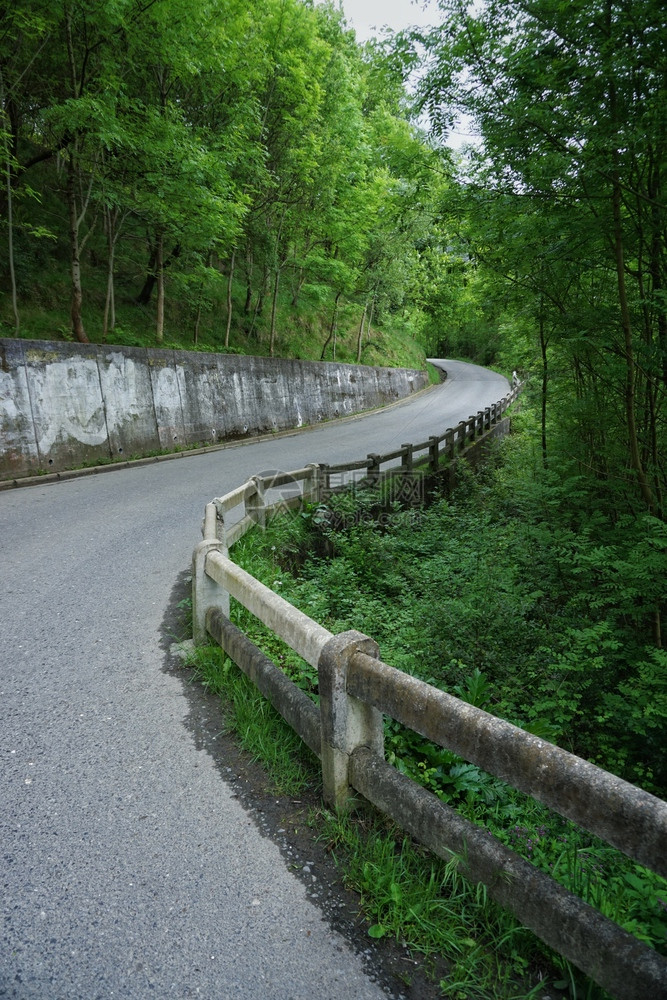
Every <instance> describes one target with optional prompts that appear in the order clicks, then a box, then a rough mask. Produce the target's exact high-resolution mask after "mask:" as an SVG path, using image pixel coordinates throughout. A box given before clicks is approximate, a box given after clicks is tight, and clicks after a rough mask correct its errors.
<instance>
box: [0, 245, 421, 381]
mask: <svg viewBox="0 0 667 1000" xmlns="http://www.w3.org/2000/svg"><path fill="white" fill-rule="evenodd" d="M82 272H83V287H84V304H83V319H84V326H85V329H86V333H87V335H88V337H89V339H90V341H91V342H92V343H102V342H103V315H104V302H105V295H106V275H105V273H104V268H103V267H102V266H101V265H95V264H93V263H91V261H90V260H87V259H85V260H84V261H83V262H82ZM143 277H144V276H143V274H142V272H141V271H140V270H137V269H136V267H135V268H132V267H131V266H130V264H129V262H125V268H124V269H123V266H122V264H120V265H119V273H118V275H117V279H116V325H115V328H114V329H113V330H111V331H109V333H108V335H107V338H106V343H108V344H110V345H114V346H124V347H157V346H159V347H162V348H164V349H173V350H186V351H188V350H195V351H206V352H223V353H230V354H248V355H260V356H262V355H268V353H269V342H270V328H269V326H270V324H269V315H268V314H269V312H270V309H268V308H267V309H265V310H264V313H263V314H262V315H260V316H257V317H254V316H252V315H250V314H246V313H245V312H244V309H243V303H244V297H245V287H244V286H243V285H242V284H241V283H240V282H235V284H234V290H233V306H232V326H231V333H230V343H229V347H225V346H224V340H225V330H226V300H225V295H224V294H223V293H222V291H218V292H217V293H213V294H212V295H211V296H210V297H209V298H208V299H207V301H206V302H205V303H203V307H202V310H201V313H199V320H197V316H198V306H197V304H196V303H190V302H189V301H188V297H187V295H182V294H181V293H180V290H179V284H178V282H177V281H173V280H171V281H170V280H169V278H168V280H167V295H166V303H165V332H164V340H163V342H162V343H161V344H159V345H158V344H156V341H155V301H154V298H153V301H152V302H150V303H149V304H148V305H147V306H144V305H139V304H137V302H136V296H137V293H138V291H139V289H140V288H141V284H142V282H143ZM20 291H21V294H20V301H19V313H20V319H21V327H20V332H19V336H20V337H21V338H24V339H34V340H56V341H58V340H64V341H72V340H73V335H72V332H71V327H70V322H69V298H70V286H69V277H68V273H67V268H66V267H65V266H64V265H63V262H62V261H60V260H59V259H58V258H57V257H53V258H51V259H49V261H48V265H47V266H45V267H44V268H43V269H41V270H40V272H39V278H38V279H33V278H32V276H31V273H30V272H29V271H28V272H26V274H25V275H24V278H23V281H22V282H21V286H20ZM9 299H10V297H9V295H4V296H2V297H1V298H0V336H4V337H12V336H14V317H13V314H12V310H11V305H10V301H9ZM362 309H363V306H362V305H359V304H357V303H355V302H353V301H348V302H344V303H343V304H342V306H341V308H340V310H339V319H338V333H337V338H336V354H335V359H334V357H333V351H332V346H331V345H329V348H328V349H327V352H326V356H325V360H328V361H331V360H336V361H339V362H346V363H354V362H356V360H357V333H358V327H359V320H360V317H361V312H362ZM330 322H331V308H330V303H329V302H328V301H324V302H323V301H321V300H320V298H319V297H318V296H317V295H314V294H309V287H308V286H307V285H306V286H305V287H304V289H303V292H302V294H301V295H300V297H299V299H298V301H297V304H296V305H294V304H293V300H292V293H291V291H290V290H289V288H288V289H286V291H285V293H284V294H283V295H282V296H281V297H280V299H279V303H278V313H277V337H276V344H275V354H276V356H277V357H285V358H297V359H303V360H319V359H320V355H321V353H322V347H323V344H324V342H325V340H326V338H327V333H328V329H329V324H330ZM195 328H196V337H195ZM361 363H362V364H365V365H373V366H382V367H406V368H416V369H421V370H423V369H424V368H425V367H426V359H425V354H424V349H423V347H422V346H421V344H420V342H419V329H418V323H417V322H415V321H414V320H413V319H411V318H409V317H406V316H404V315H403V314H402V313H398V312H395V313H387V314H386V315H385V316H383V317H382V322H380V323H376V324H375V325H374V326H373V329H372V330H371V331H370V333H369V334H365V335H364V340H363V344H362V357H361ZM431 378H432V380H433V381H436V380H437V376H436V375H435V374H433V373H431Z"/></svg>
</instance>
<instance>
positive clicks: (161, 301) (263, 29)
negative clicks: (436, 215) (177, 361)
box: [0, 0, 447, 363]
mask: <svg viewBox="0 0 667 1000" xmlns="http://www.w3.org/2000/svg"><path fill="white" fill-rule="evenodd" d="M0 6H1V8H2V19H1V22H0V157H1V160H2V168H3V176H4V180H5V183H4V184H3V188H2V193H1V194H0V223H1V229H2V241H3V244H4V246H5V247H6V248H7V250H8V252H7V254H5V253H3V254H2V255H1V257H2V260H3V264H2V268H1V273H0V280H1V281H2V284H3V290H5V291H6V292H7V296H6V299H5V304H4V309H3V315H2V320H3V325H5V331H4V332H5V333H7V332H9V331H10V330H13V331H14V332H16V333H17V334H18V333H19V332H20V333H21V335H23V336H35V335H47V336H48V333H47V332H46V331H42V327H41V325H40V323H39V318H38V316H37V314H36V311H35V309H34V305H35V303H37V305H38V306H39V307H40V308H41V310H42V311H44V310H46V311H48V310H53V307H54V305H55V302H53V301H50V298H51V299H55V298H61V299H62V297H63V292H65V294H67V283H66V280H65V281H64V280H63V279H64V278H65V277H66V275H67V274H68V275H69V279H68V284H69V299H70V303H71V308H70V320H69V323H68V322H67V319H66V311H65V310H64V309H63V308H62V305H63V304H61V305H60V313H61V315H60V321H59V323H58V324H57V327H56V329H58V328H60V332H61V333H62V334H64V335H68V327H69V328H70V330H71V335H73V336H74V337H75V338H76V339H77V340H79V341H84V342H85V341H86V340H87V339H89V337H92V338H93V339H97V340H99V339H104V340H106V339H109V340H111V339H113V340H114V342H118V341H119V340H120V342H129V340H128V338H127V331H126V330H124V329H123V326H128V327H133V328H136V329H137V330H139V331H141V330H143V329H144V328H145V327H146V325H147V323H150V324H151V325H152V327H153V333H154V342H157V343H161V342H164V341H165V323H166V329H167V340H169V339H173V335H174V330H173V328H174V326H176V325H179V326H187V328H188V330H193V334H192V336H193V339H194V340H195V342H196V341H197V339H198V335H199V331H200V329H201V328H202V327H203V326H204V325H207V326H208V327H209V328H212V329H213V331H214V333H213V335H212V337H209V342H210V341H211V340H212V342H213V344H214V345H215V346H216V347H217V348H218V349H224V348H229V347H233V348H234V349H236V350H242V351H243V350H246V351H247V350H254V351H255V352H258V351H259V350H260V348H258V344H257V337H258V332H259V333H261V335H262V336H263V337H264V338H265V340H266V343H265V344H263V345H262V347H261V350H266V352H267V353H271V354H273V353H274V351H276V346H277V345H276V342H277V340H278V339H279V338H280V337H281V335H282V334H283V332H284V331H283V327H284V326H285V325H287V324H288V323H289V322H290V320H291V321H292V322H293V321H294V316H295V315H298V306H299V303H300V302H301V301H306V302H307V303H308V304H309V305H310V307H311V309H310V312H309V313H308V315H309V316H310V315H312V313H313V311H314V310H315V311H317V313H318V322H319V325H320V330H321V333H322V336H321V339H320V348H321V353H322V355H323V356H325V355H326V356H327V357H332V356H333V357H336V340H337V330H338V324H339V319H340V316H341V313H342V311H343V309H344V307H345V305H346V303H347V304H353V305H354V312H353V313H352V312H351V311H350V310H349V309H348V313H347V314H346V322H347V324H348V325H349V324H350V321H351V319H352V316H354V320H353V324H354V329H355V330H357V331H358V333H357V336H356V345H355V347H356V350H355V353H356V356H357V359H359V360H361V359H362V354H363V351H364V348H367V350H368V353H367V356H365V357H364V358H363V360H369V361H370V362H371V363H372V362H375V363H378V362H379V363H382V362H383V361H386V360H387V359H386V358H383V357H382V356H381V354H380V355H379V356H378V354H377V352H376V353H375V354H374V353H373V351H372V345H371V344H369V343H368V340H369V332H370V330H371V324H372V322H373V320H374V319H375V320H378V319H379V320H382V318H383V317H385V318H386V316H387V313H388V312H391V311H392V310H393V311H396V310H398V309H399V308H400V307H401V306H402V305H403V303H404V301H405V300H406V296H407V295H408V294H409V292H410V290H411V288H412V286H413V285H414V283H415V272H416V269H417V265H418V257H417V254H416V251H415V241H416V239H417V238H418V237H419V236H421V235H422V234H423V233H425V232H426V230H427V229H428V225H429V222H430V219H431V217H432V214H433V209H432V205H431V204H430V201H429V199H431V191H432V189H433V187H434V181H433V178H436V179H437V178H439V177H440V175H441V173H442V170H443V166H444V164H445V162H446V160H447V157H446V156H444V155H443V154H442V153H441V152H436V151H435V150H434V149H432V148H431V147H430V145H429V144H428V143H427V142H426V141H425V139H424V137H423V136H422V135H420V134H419V132H418V131H417V130H416V129H415V128H414V126H412V125H411V124H410V122H409V115H408V103H407V100H406V96H405V92H404V90H403V86H402V79H401V76H400V73H399V72H398V70H397V69H392V68H391V67H390V65H389V64H388V63H387V62H385V61H383V59H382V52H381V47H377V46H375V47H373V46H369V47H367V48H366V49H365V50H363V49H362V48H361V47H360V46H358V45H357V44H356V42H355V39H354V35H353V34H352V33H351V32H350V31H349V30H348V29H347V28H346V25H345V22H344V20H343V17H342V14H341V12H340V11H339V10H338V9H337V8H336V7H335V5H334V4H332V3H324V4H317V5H314V4H313V3H309V2H302V0H261V2H260V0H253V2H250V3H246V2H244V3H240V2H237V0H205V2H198V3H197V4H196V5H195V8H196V10H195V9H194V8H193V4H192V3H191V0H105V2H104V3H99V2H97V0H95V2H90V0H48V2H46V0H19V2H17V3H12V4H9V3H3V4H2V5H0ZM426 178H428V183H427V184H424V183H423V182H424V180H425V179H426ZM438 183H439V181H438ZM436 186H437V185H436ZM422 187H423V195H422V194H419V193H418V192H419V190H420V188H422ZM45 275H48V277H47V278H46V280H45ZM56 278H58V279H59V283H57V282H56ZM129 301H130V302H133V303H134V306H135V309H134V315H132V313H131V311H128V310H127V309H125V308H124V306H125V304H126V303H127V302H129ZM153 303H155V304H153ZM148 307H150V319H148V315H147V313H146V310H147V308H148ZM165 310H166V311H165ZM118 315H121V317H122V323H120V322H117V316H118ZM170 320H171V331H170V329H169V326H170ZM53 332H56V331H54V330H53V321H52V320H51V333H52V334H53Z"/></svg>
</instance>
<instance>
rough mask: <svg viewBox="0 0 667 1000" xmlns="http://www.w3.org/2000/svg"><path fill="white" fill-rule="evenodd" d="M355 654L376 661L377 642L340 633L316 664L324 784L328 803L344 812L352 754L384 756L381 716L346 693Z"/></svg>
mask: <svg viewBox="0 0 667 1000" xmlns="http://www.w3.org/2000/svg"><path fill="white" fill-rule="evenodd" d="M355 653H367V654H368V655H369V656H372V657H374V658H377V657H378V656H379V649H378V646H377V643H376V642H374V641H373V639H369V638H368V636H366V635H363V633H361V632H356V631H350V632H341V633H340V634H339V635H335V636H333V638H332V639H330V640H329V641H328V642H327V643H326V644H325V645H324V647H323V648H322V652H321V653H320V658H319V661H318V664H317V671H318V677H319V693H320V717H321V724H322V782H323V786H324V789H323V791H324V798H325V801H326V802H327V803H328V804H329V805H330V806H332V807H333V808H334V809H344V808H345V805H346V803H347V801H348V799H349V796H350V782H349V761H350V754H351V753H352V751H353V750H355V749H356V748H357V747H360V746H365V747H368V748H369V749H370V750H372V751H373V753H376V754H378V755H379V756H384V730H383V724H382V713H381V712H380V711H378V709H377V708H373V707H372V706H371V705H366V704H364V702H362V701H359V700H358V699H356V698H353V697H352V696H351V695H348V693H347V669H348V664H349V662H350V659H351V657H352V656H353V655H354V654H355Z"/></svg>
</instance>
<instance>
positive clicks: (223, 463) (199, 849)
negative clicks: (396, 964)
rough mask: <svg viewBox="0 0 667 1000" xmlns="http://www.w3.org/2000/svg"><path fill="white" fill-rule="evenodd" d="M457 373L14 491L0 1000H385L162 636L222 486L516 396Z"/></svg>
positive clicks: (433, 426)
mask: <svg viewBox="0 0 667 1000" xmlns="http://www.w3.org/2000/svg"><path fill="white" fill-rule="evenodd" d="M443 366H444V367H446V369H447V371H448V376H449V377H448V379H447V381H446V383H444V384H443V385H442V386H438V387H434V388H433V389H431V390H428V391H427V392H425V393H423V394H422V395H420V396H419V397H417V398H415V399H413V400H408V401H406V402H404V403H401V404H399V405H397V406H394V407H391V408H390V409H388V410H386V411H382V412H378V413H374V414H371V415H369V416H367V417H361V418H355V419H353V420H347V421H343V422H340V423H330V424H327V425H325V426H322V427H319V428H317V429H314V430H305V431H302V432H299V433H298V434H294V435H292V436H286V437H280V438H276V439H275V440H271V441H266V442H261V443H248V444H245V445H243V446H235V447H231V448H228V449H224V450H221V451H218V452H214V453H210V454H206V455H201V456H195V457H190V458H183V459H180V460H176V461H173V462H165V463H159V464H155V465H150V466H142V467H139V468H133V469H119V470H115V471H113V472H109V473H106V474H104V475H99V476H88V477H85V478H76V479H72V480H68V481H64V482H60V483H57V484H49V485H44V486H34V487H30V488H22V489H14V490H8V491H5V492H1V493H0V570H1V577H0V579H1V581H2V582H1V589H0V755H1V760H2V784H1V786H0V787H1V793H0V794H1V798H0V845H1V848H2V849H1V851H0V854H1V855H2V879H1V884H2V920H3V926H2V931H1V932H0V997H3V998H4V997H8V998H9V997H11V998H15V1000H95V998H100V1000H102V998H103V1000H108V998H111V997H114V998H115V997H131V998H133V1000H144V998H149V997H158V998H160V1000H162V998H167V997H177V998H185V997H205V998H207V1000H227V998H230V1000H231V998H232V997H233V998H234V1000H259V998H269V1000H312V998H323V1000H351V998H354V1000H376V998H380V997H386V996H387V995H388V994H387V993H386V992H385V990H384V989H383V988H382V987H381V986H380V984H379V983H378V982H377V981H375V980H374V978H373V976H372V972H371V971H370V970H369V969H368V968H366V967H365V965H364V962H363V958H362V956H359V955H358V954H356V953H355V951H354V950H353V949H352V947H351V946H350V945H349V944H348V942H346V941H345V940H344V939H343V937H341V936H340V935H339V934H338V933H337V932H335V931H333V930H332V928H331V926H330V925H329V924H328V923H327V921H326V920H325V919H324V918H323V916H322V914H321V912H320V910H319V909H318V907H317V906H316V905H315V903H314V902H313V901H312V899H311V898H310V897H309V895H308V893H307V891H306V888H305V887H304V885H303V883H302V882H301V881H299V880H298V879H297V878H295V877H294V875H293V874H292V873H291V872H290V871H289V869H288V867H287V865H286V863H285V861H284V860H283V858H282V856H281V854H280V852H279V850H278V848H277V846H276V845H275V844H274V843H273V842H272V841H271V840H269V839H267V838H266V837H264V836H262V834H261V832H260V830H259V829H258V828H257V826H256V824H255V822H254V820H253V819H252V817H251V816H250V815H249V814H248V813H247V812H246V811H244V809H243V807H242V805H241V804H240V802H239V800H238V798H237V797H236V796H235V794H234V790H233V787H232V785H231V784H230V783H229V782H228V781H226V780H225V775H224V769H223V770H222V771H221V769H219V768H218V767H217V766H216V764H215V762H214V760H213V759H212V757H211V756H210V755H209V754H208V753H207V752H206V750H205V749H202V748H201V746H199V745H198V744H197V741H196V740H195V739H194V738H193V735H192V730H191V727H190V726H189V725H187V724H186V717H187V715H188V703H187V699H186V698H185V696H184V693H183V687H182V684H181V682H180V681H179V680H178V679H177V678H176V677H175V676H174V673H173V671H171V672H170V671H168V670H165V669H164V664H165V649H164V643H162V637H161V628H162V624H163V619H164V615H165V608H166V607H167V605H168V603H169V600H170V595H171V593H172V591H173V589H174V586H175V582H176V580H177V579H178V578H179V576H182V574H183V572H184V571H185V570H187V568H188V567H189V564H190V559H191V554H192V549H193V547H194V545H195V544H196V543H197V541H199V539H200V538H201V535H200V526H201V519H202V515H203V510H204V505H205V504H206V502H207V501H208V500H210V499H211V498H212V497H214V496H219V495H221V494H222V493H224V492H226V491H227V490H229V489H231V488H233V487H234V486H236V485H238V484H239V483H241V482H242V481H243V480H244V479H246V478H247V477H248V476H250V475H253V474H254V473H257V472H261V471H264V470H268V469H285V470H289V469H293V468H297V467H300V466H302V465H304V464H306V463H308V462H311V461H318V460H322V461H328V462H329V463H331V464H333V463H336V462H340V461H343V460H344V459H353V458H360V457H363V456H365V455H366V454H367V453H368V452H372V451H389V450H391V449H393V448H395V447H397V446H398V445H400V444H402V443H404V442H407V441H419V440H425V439H426V438H427V437H428V436H429V434H435V433H441V432H442V431H443V430H445V429H446V428H447V427H449V426H453V425H454V424H456V423H457V422H458V421H459V420H461V419H464V418H467V417H468V416H469V415H470V414H472V413H475V412H477V410H479V409H481V408H483V407H485V406H487V405H489V404H490V403H492V402H495V401H496V400H497V399H499V398H501V397H502V396H503V395H504V394H505V393H506V392H507V389H508V383H507V380H506V379H504V378H502V377H501V376H499V375H496V374H494V373H492V372H489V371H486V370H484V369H481V368H476V367H474V366H470V365H462V364H460V363H457V362H443Z"/></svg>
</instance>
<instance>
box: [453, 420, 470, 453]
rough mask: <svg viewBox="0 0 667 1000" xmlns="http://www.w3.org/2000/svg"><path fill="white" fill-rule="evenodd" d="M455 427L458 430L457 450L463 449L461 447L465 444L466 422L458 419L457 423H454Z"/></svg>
mask: <svg viewBox="0 0 667 1000" xmlns="http://www.w3.org/2000/svg"><path fill="white" fill-rule="evenodd" d="M456 429H457V431H458V446H459V451H463V449H464V448H465V446H466V435H467V430H468V424H467V422H466V421H465V420H459V422H458V424H457V425H456Z"/></svg>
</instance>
